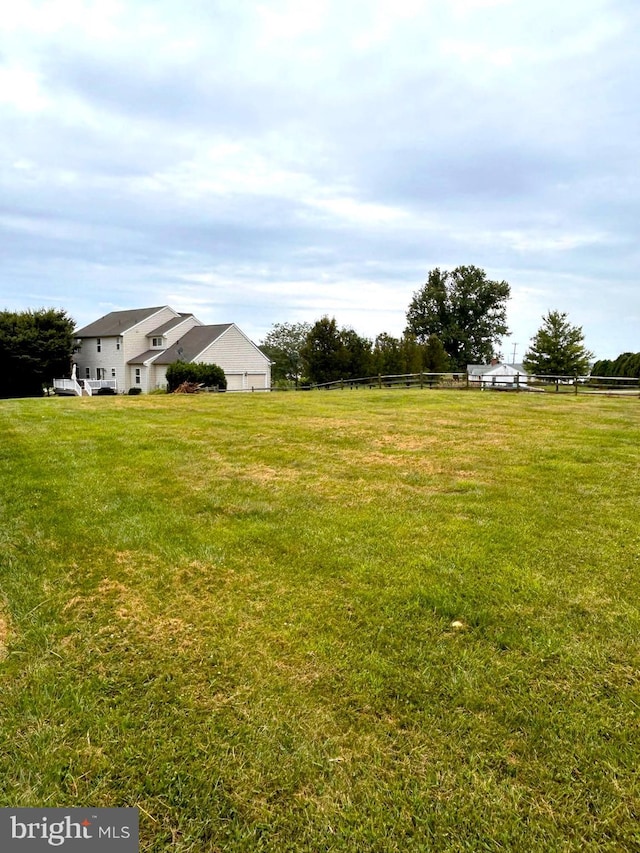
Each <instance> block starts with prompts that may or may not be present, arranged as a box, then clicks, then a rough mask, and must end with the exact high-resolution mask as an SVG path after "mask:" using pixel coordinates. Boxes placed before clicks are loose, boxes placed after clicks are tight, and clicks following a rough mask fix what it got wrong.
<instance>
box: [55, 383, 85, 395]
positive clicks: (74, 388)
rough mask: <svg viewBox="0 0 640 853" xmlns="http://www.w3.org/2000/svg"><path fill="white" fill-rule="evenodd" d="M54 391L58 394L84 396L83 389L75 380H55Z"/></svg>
mask: <svg viewBox="0 0 640 853" xmlns="http://www.w3.org/2000/svg"><path fill="white" fill-rule="evenodd" d="M53 390H54V392H56V393H63V394H76V395H77V396H78V397H81V396H82V388H81V386H80V385H79V383H78V382H77V380H75V379H54V380H53Z"/></svg>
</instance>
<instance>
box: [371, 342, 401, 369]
mask: <svg viewBox="0 0 640 853" xmlns="http://www.w3.org/2000/svg"><path fill="white" fill-rule="evenodd" d="M371 372H372V374H376V375H378V374H379V375H381V376H396V375H399V374H401V373H406V372H407V371H406V370H405V367H404V356H403V353H402V344H401V341H400V340H399V339H398V338H394V337H393V335H389V334H387V332H381V333H380V334H379V335H378V336H377V337H376V339H375V341H374V344H373V351H372V353H371Z"/></svg>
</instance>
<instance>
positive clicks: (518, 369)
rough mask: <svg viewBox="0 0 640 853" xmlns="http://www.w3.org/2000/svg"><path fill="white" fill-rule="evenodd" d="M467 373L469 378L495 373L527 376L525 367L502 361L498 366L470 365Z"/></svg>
mask: <svg viewBox="0 0 640 853" xmlns="http://www.w3.org/2000/svg"><path fill="white" fill-rule="evenodd" d="M467 373H468V374H469V376H487V375H491V374H493V373H495V374H502V375H505V376H515V375H516V373H520V374H522V375H523V376H526V375H527V371H526V370H525V369H524V365H522V364H507V363H506V362H505V361H500V362H498V364H468V365H467Z"/></svg>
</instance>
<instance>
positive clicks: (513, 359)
mask: <svg viewBox="0 0 640 853" xmlns="http://www.w3.org/2000/svg"><path fill="white" fill-rule="evenodd" d="M517 346H518V344H514V345H513V356H512V357H511V364H515V363H516V347H517Z"/></svg>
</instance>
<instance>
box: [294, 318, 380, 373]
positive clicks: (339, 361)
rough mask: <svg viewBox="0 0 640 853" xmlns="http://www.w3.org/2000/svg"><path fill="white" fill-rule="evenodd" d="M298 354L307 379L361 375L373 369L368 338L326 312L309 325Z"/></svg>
mask: <svg viewBox="0 0 640 853" xmlns="http://www.w3.org/2000/svg"><path fill="white" fill-rule="evenodd" d="M301 355H302V358H303V361H304V366H305V371H306V375H307V377H308V379H309V380H310V381H311V382H315V383H317V384H322V383H324V382H335V381H336V380H338V379H361V378H363V377H366V376H370V375H371V372H372V370H373V366H372V358H371V341H370V340H369V339H368V338H363V337H361V336H360V335H358V334H357V332H355V331H354V330H353V329H348V328H342V329H340V328H338V324H337V323H336V320H335V318H331V319H330V318H329V317H326V316H325V317H322V319H320V320H318V321H317V322H316V323H314V325H313V326H312V327H311V330H310V332H309V334H308V335H307V339H306V341H305V344H304V346H303V347H302V350H301Z"/></svg>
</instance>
